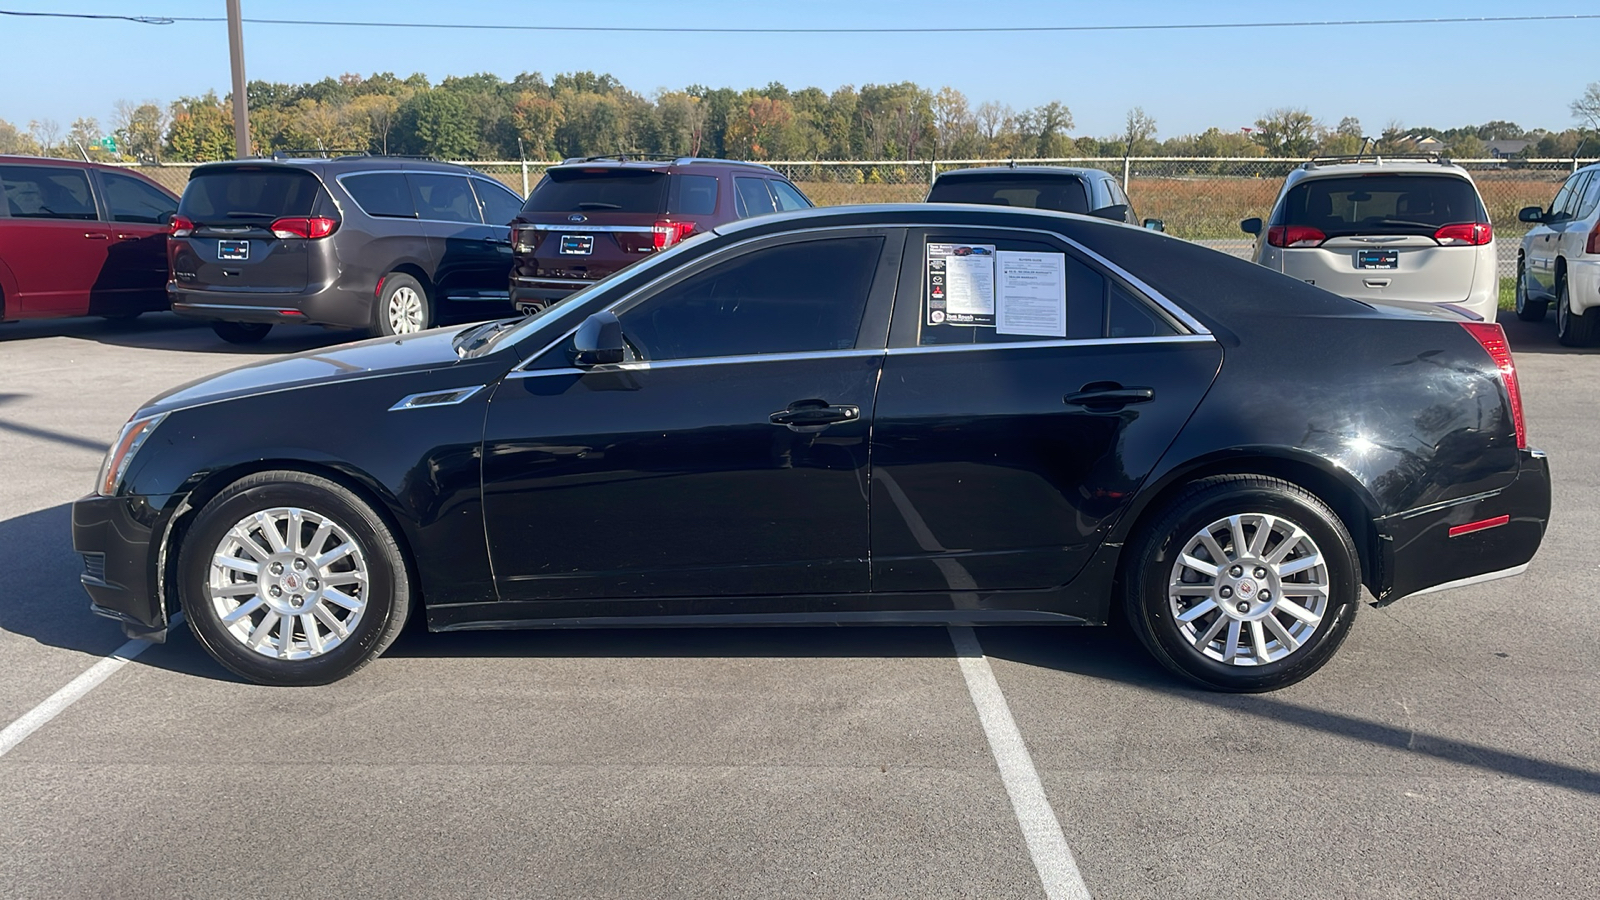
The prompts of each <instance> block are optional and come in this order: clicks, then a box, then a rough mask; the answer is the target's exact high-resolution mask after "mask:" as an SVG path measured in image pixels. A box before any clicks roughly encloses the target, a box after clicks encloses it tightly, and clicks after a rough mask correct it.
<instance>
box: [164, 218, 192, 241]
mask: <svg viewBox="0 0 1600 900" xmlns="http://www.w3.org/2000/svg"><path fill="white" fill-rule="evenodd" d="M167 234H170V235H172V236H173V237H188V236H189V235H191V234H194V221H193V220H192V219H189V218H188V217H186V216H173V217H172V222H171V223H169V224H168V225H167Z"/></svg>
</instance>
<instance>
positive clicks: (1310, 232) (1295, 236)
mask: <svg viewBox="0 0 1600 900" xmlns="http://www.w3.org/2000/svg"><path fill="white" fill-rule="evenodd" d="M1327 239H1328V236H1327V235H1325V234H1323V233H1322V232H1321V231H1319V230H1317V229H1315V228H1312V227H1311V226H1309V225H1274V226H1272V227H1271V228H1268V229H1267V243H1269V244H1271V245H1272V246H1274V247H1317V246H1321V244H1322V242H1323V241H1325V240H1327Z"/></svg>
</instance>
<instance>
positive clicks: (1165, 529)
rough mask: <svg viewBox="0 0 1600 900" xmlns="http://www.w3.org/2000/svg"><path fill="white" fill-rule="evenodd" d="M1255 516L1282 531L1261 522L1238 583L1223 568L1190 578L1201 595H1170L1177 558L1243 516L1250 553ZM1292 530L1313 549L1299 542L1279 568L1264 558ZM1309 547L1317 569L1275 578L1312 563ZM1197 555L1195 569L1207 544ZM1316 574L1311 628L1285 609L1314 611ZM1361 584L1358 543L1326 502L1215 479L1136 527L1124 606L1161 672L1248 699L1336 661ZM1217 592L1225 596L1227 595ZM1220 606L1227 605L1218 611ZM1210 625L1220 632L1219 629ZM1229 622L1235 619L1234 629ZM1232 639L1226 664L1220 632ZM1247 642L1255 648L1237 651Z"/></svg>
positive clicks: (1229, 549)
mask: <svg viewBox="0 0 1600 900" xmlns="http://www.w3.org/2000/svg"><path fill="white" fill-rule="evenodd" d="M1261 515H1265V516H1270V517H1272V518H1273V520H1274V521H1275V522H1276V523H1278V524H1277V525H1275V526H1271V527H1268V529H1267V532H1268V534H1267V537H1266V539H1265V541H1266V543H1263V545H1262V546H1261V548H1260V550H1261V552H1260V556H1259V557H1256V556H1252V554H1250V553H1249V552H1246V553H1244V554H1243V556H1244V557H1245V558H1244V559H1242V560H1240V561H1241V562H1242V563H1243V566H1242V567H1241V570H1240V577H1239V578H1234V577H1233V576H1231V575H1230V572H1231V571H1233V569H1232V567H1231V566H1227V565H1225V566H1224V567H1223V568H1222V569H1221V570H1220V571H1219V572H1218V573H1217V575H1216V576H1215V577H1213V578H1212V579H1211V581H1210V582H1206V581H1204V580H1200V581H1195V582H1193V584H1194V585H1196V586H1197V587H1199V588H1202V589H1203V590H1193V589H1191V590H1187V591H1179V592H1178V593H1180V594H1181V595H1183V597H1182V598H1180V599H1177V600H1174V599H1170V598H1169V584H1170V582H1171V580H1172V579H1173V578H1174V577H1175V575H1177V574H1178V573H1179V566H1180V563H1179V559H1180V556H1181V554H1183V553H1184V551H1185V548H1186V547H1187V546H1188V545H1189V544H1190V543H1191V542H1195V541H1199V540H1200V533H1201V532H1202V531H1204V530H1207V527H1208V526H1211V525H1214V524H1216V523H1221V522H1224V521H1225V520H1227V519H1228V517H1230V516H1243V517H1245V518H1244V524H1243V525H1242V526H1241V529H1240V530H1241V532H1242V533H1244V534H1246V535H1247V537H1246V540H1245V549H1246V551H1248V550H1249V549H1250V547H1251V546H1252V545H1254V543H1255V537H1256V534H1257V533H1258V532H1259V529H1260V527H1261V524H1262V523H1264V522H1266V520H1265V519H1264V518H1254V519H1252V517H1255V516H1261ZM1252 521H1253V522H1254V523H1255V527H1254V528H1252V527H1251V522H1252ZM1293 529H1299V530H1300V533H1301V534H1302V535H1303V538H1308V539H1309V542H1310V543H1309V544H1307V543H1306V541H1305V540H1304V539H1303V538H1302V539H1296V540H1295V541H1294V543H1293V544H1292V545H1291V546H1290V547H1289V549H1288V550H1286V551H1285V558H1284V559H1282V560H1280V563H1271V562H1269V561H1268V558H1270V557H1271V556H1273V555H1274V554H1275V552H1276V550H1277V549H1278V548H1280V547H1281V546H1282V545H1283V544H1285V543H1288V542H1289V540H1290V537H1292V536H1294V535H1295V532H1294V531H1293ZM1229 533H1231V529H1230V530H1229ZM1213 540H1214V541H1215V542H1216V543H1217V544H1218V545H1219V549H1220V550H1222V551H1223V553H1224V555H1225V556H1228V557H1229V558H1230V559H1231V558H1232V557H1233V556H1234V555H1235V554H1234V544H1236V543H1237V541H1235V540H1234V539H1232V538H1223V539H1220V540H1219V539H1216V538H1215V537H1214V535H1213ZM1197 546H1198V547H1203V546H1204V545H1203V544H1200V545H1197ZM1312 551H1316V552H1317V553H1318V554H1319V555H1320V559H1321V563H1322V564H1321V565H1320V566H1314V565H1306V566H1302V567H1300V568H1298V569H1296V571H1293V572H1289V573H1287V574H1286V575H1284V576H1283V577H1282V578H1280V577H1279V575H1278V572H1277V569H1278V568H1279V565H1280V564H1281V566H1282V567H1284V568H1291V569H1292V568H1296V567H1295V565H1294V564H1295V563H1296V562H1297V560H1300V561H1309V560H1310V559H1312ZM1196 554H1197V555H1195V556H1194V557H1193V558H1194V559H1195V560H1197V561H1199V562H1201V563H1202V564H1208V563H1209V560H1207V559H1205V557H1206V556H1210V555H1212V554H1211V553H1210V552H1209V551H1207V550H1203V549H1197V550H1196ZM1263 565H1270V566H1271V568H1272V571H1270V572H1268V576H1270V577H1257V576H1258V573H1261V572H1267V569H1266V568H1263V567H1262V566H1263ZM1183 568H1184V569H1187V570H1188V571H1189V572H1192V573H1193V575H1190V574H1181V576H1180V580H1183V579H1188V578H1190V577H1196V578H1201V579H1203V578H1204V577H1205V576H1202V575H1200V573H1199V571H1198V570H1194V569H1189V568H1188V566H1187V565H1184V566H1183ZM1319 579H1320V587H1321V588H1322V589H1325V590H1326V592H1327V598H1326V600H1324V601H1322V604H1323V605H1322V606H1321V609H1320V618H1318V620H1317V622H1316V623H1315V624H1314V625H1308V624H1307V623H1306V622H1305V621H1304V620H1303V619H1301V618H1299V617H1298V616H1296V615H1291V614H1290V613H1289V612H1287V611H1286V610H1287V609H1288V607H1287V606H1286V605H1285V604H1286V603H1289V602H1293V603H1294V604H1296V608H1297V609H1299V610H1301V611H1306V612H1308V614H1310V613H1315V612H1318V611H1319V610H1318V609H1317V603H1318V600H1317V598H1316V597H1315V596H1314V595H1311V594H1309V593H1307V591H1308V590H1310V589H1312V588H1314V587H1316V585H1314V584H1313V583H1312V582H1316V581H1318V580H1319ZM1247 582H1248V583H1249V585H1250V586H1249V588H1248V592H1247V588H1246V584H1247ZM1360 582H1361V579H1360V561H1359V557H1358V556H1357V555H1356V549H1355V544H1354V543H1353V542H1352V541H1351V540H1350V533H1349V532H1348V531H1347V530H1346V529H1345V527H1344V523H1343V522H1341V521H1339V517H1338V516H1337V515H1335V514H1334V512H1333V511H1332V510H1331V509H1329V508H1328V506H1327V504H1325V503H1323V502H1322V501H1321V500H1319V499H1317V497H1315V496H1314V495H1312V494H1311V493H1309V492H1307V491H1305V490H1303V489H1301V488H1300V487H1297V486H1296V485H1293V484H1290V483H1289V482H1286V481H1282V480H1280V479H1277V478H1268V477H1264V476H1259V475H1220V476H1215V477H1212V478H1205V479H1201V480H1199V481H1196V482H1195V483H1194V484H1192V485H1189V486H1188V487H1187V488H1185V489H1184V490H1183V492H1182V493H1181V494H1180V495H1179V496H1178V497H1177V498H1176V499H1174V500H1173V501H1172V502H1171V503H1170V504H1169V505H1168V506H1167V507H1166V508H1165V509H1164V510H1163V511H1162V512H1161V513H1159V514H1158V516H1157V517H1156V519H1155V520H1154V521H1152V522H1150V523H1149V527H1146V528H1142V529H1141V531H1140V533H1139V535H1138V537H1137V538H1136V539H1135V541H1134V542H1133V544H1132V545H1131V547H1130V555H1129V556H1128V558H1127V564H1126V568H1125V569H1124V578H1123V585H1124V588H1123V592H1124V593H1123V611H1124V613H1125V614H1126V615H1127V619H1128V622H1129V623H1130V624H1131V625H1132V627H1133V630H1134V632H1135V633H1136V634H1137V635H1138V636H1139V640H1140V642H1141V643H1143V644H1144V646H1145V648H1146V649H1147V650H1149V651H1150V654H1151V655H1152V656H1154V657H1155V658H1156V660H1157V661H1159V662H1160V663H1161V664H1162V665H1164V666H1166V667H1167V668H1168V669H1171V670H1172V671H1173V672H1175V673H1177V674H1179V675H1181V676H1183V677H1184V678H1187V679H1189V680H1190V681H1194V682H1197V683H1199V684H1201V685H1204V686H1205V687H1207V688H1211V689H1212V690H1218V691H1230V692H1237V693H1255V692H1260V691H1271V690H1276V689H1278V688H1281V687H1286V686H1288V685H1291V684H1294V683H1295V682H1297V681H1300V680H1301V679H1303V678H1305V677H1306V676H1308V675H1310V674H1312V673H1313V672H1315V671H1317V670H1318V669H1320V668H1322V666H1323V664H1325V663H1326V662H1327V661H1328V660H1329V659H1330V658H1332V656H1333V654H1334V652H1335V651H1336V650H1338V649H1339V645H1340V644H1341V643H1343V642H1344V639H1345V635H1346V634H1348V633H1349V631H1350V624H1351V622H1353V621H1354V619H1355V614H1356V609H1357V607H1358V606H1359V605H1360V593H1361V583H1360ZM1185 583H1188V582H1185ZM1230 585H1235V586H1230ZM1274 586H1276V587H1274ZM1279 588H1281V590H1278V589H1279ZM1271 590H1277V592H1278V594H1279V596H1277V597H1271V598H1266V600H1263V599H1262V598H1264V597H1265V596H1266V594H1267V593H1268V592H1269V591H1271ZM1285 591H1286V592H1287V593H1288V595H1289V596H1290V597H1296V598H1297V599H1295V600H1293V601H1289V600H1287V599H1286V598H1285V597H1284V596H1283V593H1284V592H1285ZM1223 597H1229V598H1231V599H1228V600H1223V599H1221V598H1223ZM1247 597H1248V598H1250V599H1253V600H1255V601H1257V602H1256V603H1255V605H1254V608H1253V609H1252V610H1251V611H1250V612H1248V613H1246V612H1240V613H1239V615H1234V613H1235V612H1239V607H1240V606H1251V604H1250V603H1249V602H1248V601H1247V600H1246V598H1247ZM1208 601H1209V602H1210V603H1212V604H1213V605H1212V607H1211V610H1212V611H1211V612H1206V610H1205V609H1204V604H1205V603H1206V602H1208ZM1267 601H1270V602H1267ZM1224 603H1226V604H1227V605H1228V608H1229V609H1228V611H1226V612H1225V611H1224V609H1223V605H1222V604H1224ZM1180 608H1181V613H1180V611H1179V610H1180ZM1190 613H1193V614H1194V618H1192V619H1191V621H1189V622H1187V623H1184V622H1180V621H1179V619H1178V617H1179V615H1180V614H1182V615H1188V614H1190ZM1268 618H1271V619H1274V620H1275V621H1276V622H1277V628H1278V630H1279V631H1280V632H1281V633H1283V634H1287V635H1289V636H1290V638H1291V640H1292V641H1293V643H1294V646H1290V643H1289V642H1286V641H1282V640H1280V639H1279V638H1278V637H1276V636H1275V633H1274V632H1273V631H1271V630H1270V629H1271V626H1270V625H1269V624H1268V623H1267V622H1266V620H1267V619H1268ZM1218 621H1221V622H1222V625H1220V626H1217V625H1216V623H1217V622H1218ZM1234 621H1238V622H1239V626H1238V628H1237V629H1236V630H1235V627H1234V625H1233V624H1232V623H1233V622H1234ZM1252 623H1254V624H1252ZM1257 625H1259V626H1260V630H1261V634H1262V635H1264V638H1263V639H1262V641H1261V643H1260V645H1259V647H1260V649H1259V650H1258V645H1257V643H1256V641H1254V640H1252V637H1253V635H1254V634H1255V628H1256V626H1257ZM1213 626H1216V627H1217V628H1220V629H1221V630H1220V632H1215V629H1214V628H1213ZM1185 629H1193V631H1194V632H1195V635H1197V636H1194V635H1186V633H1185ZM1211 633H1216V636H1215V637H1213V638H1211V639H1210V640H1208V641H1207V643H1206V644H1205V645H1204V650H1202V649H1200V648H1198V647H1197V644H1198V643H1199V640H1200V639H1201V638H1204V637H1206V635H1207V634H1211ZM1230 633H1233V634H1236V635H1237V636H1238V637H1237V640H1238V642H1239V643H1238V645H1237V650H1238V652H1237V653H1235V655H1234V656H1233V659H1234V661H1233V662H1227V661H1225V659H1226V652H1227V649H1228V647H1227V642H1226V637H1227V636H1228V635H1229V634H1230ZM1245 642H1249V643H1250V645H1251V646H1249V647H1244V646H1243V645H1244V643H1245ZM1274 647H1276V649H1274ZM1262 650H1264V651H1265V652H1261V651H1262ZM1279 651H1282V652H1281V655H1280V654H1279ZM1246 652H1248V657H1249V658H1248V659H1247V658H1246V656H1245V654H1246ZM1212 654H1215V655H1212ZM1219 657H1220V658H1219ZM1258 659H1259V660H1265V661H1264V662H1259V661H1257V660H1258Z"/></svg>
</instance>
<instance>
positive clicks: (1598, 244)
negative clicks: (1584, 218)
mask: <svg viewBox="0 0 1600 900" xmlns="http://www.w3.org/2000/svg"><path fill="white" fill-rule="evenodd" d="M1583 252H1585V253H1600V221H1596V222H1595V223H1594V227H1593V228H1591V229H1589V243H1587V244H1584V245H1583Z"/></svg>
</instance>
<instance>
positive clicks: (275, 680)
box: [178, 471, 410, 685]
mask: <svg viewBox="0 0 1600 900" xmlns="http://www.w3.org/2000/svg"><path fill="white" fill-rule="evenodd" d="M178 568H179V572H178V575H179V582H178V590H179V597H180V598H181V600H182V602H183V608H184V612H185V614H186V615H187V617H188V621H189V626H190V629H191V630H192V631H193V632H194V634H195V637H196V638H197V639H198V640H199V641H200V643H201V645H202V646H204V647H205V648H206V650H207V651H208V652H209V653H210V654H211V655H212V657H214V658H215V659H216V660H217V661H218V662H220V663H221V664H222V665H224V666H226V667H227V668H228V669H229V670H230V671H232V672H234V673H236V674H238V675H240V676H242V677H244V678H247V679H249V680H251V681H254V682H257V683H258V684H270V685H312V684H327V683H328V682H331V681H337V680H338V679H340V678H343V677H345V676H347V675H349V674H350V673H352V672H354V671H356V670H357V669H359V668H361V667H362V666H364V665H366V664H367V663H369V662H371V661H372V660H373V659H374V658H375V657H377V656H378V655H379V654H381V653H382V652H383V651H384V650H385V649H386V648H387V647H388V646H389V645H390V644H391V643H393V642H394V639H395V637H396V636H398V635H399V633H400V629H401V628H402V627H403V626H404V624H405V620H406V616H407V613H408V612H409V610H410V579H409V577H408V575H407V569H406V564H405V557H404V554H403V553H402V552H401V550H400V547H399V544H398V542H397V541H396V540H395V536H394V534H393V533H392V532H391V531H390V529H389V526H388V525H387V524H385V522H384V521H383V519H382V517H380V516H379V515H378V514H377V513H376V512H375V511H374V510H373V509H372V508H371V507H370V506H368V505H367V504H366V503H365V502H364V501H362V500H361V498H360V497H358V496H356V494H354V493H353V492H351V491H350V490H348V489H346V488H344V487H342V486H341V485H338V484H336V483H334V482H332V481H329V480H327V479H325V478H320V477H317V476H315V475H308V474H306V473H303V472H292V471H273V472H262V473H259V474H256V475H251V476H248V477H246V478H244V479H241V480H240V481H238V482H235V483H234V484H232V485H229V486H228V487H227V488H225V489H224V490H223V491H222V492H221V493H220V494H218V495H217V496H216V497H215V498H213V499H212V500H211V502H209V503H207V504H206V505H205V507H204V508H203V509H202V510H201V511H200V514H199V515H198V516H197V517H196V518H195V522H194V526H193V527H192V528H190V529H189V530H188V532H187V533H186V534H185V536H184V538H183V545H182V547H181V548H180V549H179V557H178Z"/></svg>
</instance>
